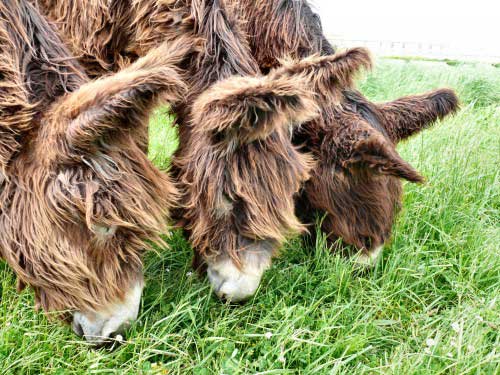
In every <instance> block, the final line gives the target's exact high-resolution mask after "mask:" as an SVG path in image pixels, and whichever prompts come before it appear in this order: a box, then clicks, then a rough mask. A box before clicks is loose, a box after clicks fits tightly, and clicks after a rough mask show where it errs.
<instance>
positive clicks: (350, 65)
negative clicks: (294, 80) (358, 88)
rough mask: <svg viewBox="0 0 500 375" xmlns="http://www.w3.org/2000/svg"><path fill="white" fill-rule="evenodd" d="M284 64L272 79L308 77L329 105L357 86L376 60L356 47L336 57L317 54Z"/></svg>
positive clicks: (363, 49)
mask: <svg viewBox="0 0 500 375" xmlns="http://www.w3.org/2000/svg"><path fill="white" fill-rule="evenodd" d="M281 63H282V67H281V68H279V69H276V70H274V71H273V72H271V73H270V75H271V76H275V77H282V76H296V75H302V76H305V77H307V81H308V84H309V86H310V87H311V88H312V89H313V90H314V92H315V93H319V94H321V95H323V96H325V97H327V98H328V101H329V102H331V101H332V100H333V101H335V102H336V101H338V99H339V98H340V94H341V91H342V90H344V89H345V88H347V87H352V86H353V82H354V78H355V77H356V75H357V74H358V73H359V72H360V71H362V70H369V69H371V67H372V58H371V55H370V52H369V51H368V50H367V49H365V48H352V49H348V50H346V51H343V52H338V53H336V54H334V55H328V56H317V55H316V56H310V57H307V58H304V59H302V60H299V61H293V60H284V61H282V62H281Z"/></svg>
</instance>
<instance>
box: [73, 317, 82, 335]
mask: <svg viewBox="0 0 500 375" xmlns="http://www.w3.org/2000/svg"><path fill="white" fill-rule="evenodd" d="M71 328H72V329H73V332H75V334H76V335H77V336H79V337H82V336H83V328H82V325H81V324H80V323H78V322H77V321H76V320H75V319H73V322H72V323H71Z"/></svg>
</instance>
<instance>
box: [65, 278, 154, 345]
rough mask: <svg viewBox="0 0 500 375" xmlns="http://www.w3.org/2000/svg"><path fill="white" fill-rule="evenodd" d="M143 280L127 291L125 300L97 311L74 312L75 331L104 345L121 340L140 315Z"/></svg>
mask: <svg viewBox="0 0 500 375" xmlns="http://www.w3.org/2000/svg"><path fill="white" fill-rule="evenodd" d="M143 288H144V283H143V281H142V280H141V281H139V282H137V283H136V284H135V285H134V286H132V287H131V288H130V290H129V291H128V292H127V294H126V296H125V298H124V300H123V301H121V302H118V303H114V304H112V305H111V306H107V307H105V308H103V309H102V310H101V311H95V312H87V313H83V312H79V311H78V312H75V313H74V314H73V323H72V325H71V326H72V328H73V331H74V332H75V333H76V334H77V335H78V336H80V337H83V338H85V340H87V341H88V342H89V343H92V344H94V345H102V344H106V343H109V342H112V341H113V340H114V341H121V340H122V338H123V335H124V334H125V330H126V329H127V328H129V327H130V325H131V323H132V322H133V321H134V320H136V319H137V316H138V315H139V307H140V303H141V295H142V290H143Z"/></svg>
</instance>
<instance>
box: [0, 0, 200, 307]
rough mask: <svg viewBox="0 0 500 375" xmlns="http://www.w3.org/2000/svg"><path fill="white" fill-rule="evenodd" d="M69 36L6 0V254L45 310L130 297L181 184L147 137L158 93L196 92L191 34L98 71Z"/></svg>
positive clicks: (2, 23) (2, 97)
mask: <svg viewBox="0 0 500 375" xmlns="http://www.w3.org/2000/svg"><path fill="white" fill-rule="evenodd" d="M62 45H63V44H62V42H61V41H60V40H59V38H58V36H57V34H56V32H55V31H54V30H53V29H52V28H51V27H50V26H49V25H48V24H47V23H46V22H45V21H44V20H43V19H42V18H41V16H40V15H39V14H38V13H37V11H36V10H35V9H34V8H33V7H32V6H31V5H29V4H28V3H27V2H26V1H24V0H4V1H2V3H1V4H0V137H1V138H0V140H1V142H0V155H1V173H2V176H3V178H2V181H1V185H0V232H1V236H0V254H1V256H2V257H3V258H4V259H5V260H6V261H7V262H8V264H9V265H10V266H11V267H12V269H13V270H14V271H15V272H16V274H17V275H18V277H19V279H20V285H21V286H22V285H24V284H29V285H30V286H31V287H32V288H33V289H34V291H35V295H36V300H37V304H38V305H39V306H41V307H43V308H44V309H45V310H58V311H60V310H70V311H71V310H80V311H89V310H90V311H92V310H95V309H98V308H99V307H102V306H104V305H106V304H108V303H111V302H116V301H117V300H120V299H121V298H122V297H123V293H124V292H125V291H126V290H127V288H128V287H129V286H130V285H131V283H133V282H134V281H135V280H137V279H138V278H140V277H141V275H140V274H141V254H142V252H143V249H144V248H145V247H146V246H147V245H146V244H145V242H144V241H145V240H148V241H161V240H160V238H159V235H160V234H161V233H165V232H166V230H167V228H166V226H165V220H166V217H167V216H168V213H169V209H170V208H171V206H172V201H173V200H174V199H175V198H176V197H177V195H178V193H177V189H176V188H175V187H174V185H173V183H172V181H171V180H170V178H169V177H168V176H167V175H165V174H162V173H160V172H159V171H158V170H156V169H155V168H154V167H153V165H152V164H151V163H150V162H149V161H148V160H147V158H146V156H145V155H144V153H143V151H142V150H141V148H142V147H143V145H144V141H145V139H144V138H145V133H146V129H147V121H148V113H149V112H150V111H151V109H152V108H153V106H155V104H156V103H157V101H158V100H159V99H162V100H169V101H171V102H174V103H175V102H176V101H178V100H180V99H181V97H182V95H183V94H184V93H185V89H186V87H185V85H184V83H183V81H182V80H181V77H180V74H179V72H178V71H177V69H176V68H175V66H176V65H177V63H178V62H179V61H181V60H183V59H184V55H185V54H187V53H188V52H189V51H190V49H191V40H184V41H180V42H179V44H175V45H172V46H170V47H171V48H170V47H165V46H164V47H163V48H159V49H158V50H152V51H151V52H150V54H148V55H147V56H146V57H145V58H144V59H141V60H139V61H138V62H137V63H136V64H134V65H131V66H130V67H129V68H127V69H125V70H124V71H122V72H121V73H119V74H117V75H115V76H110V77H105V78H102V79H100V80H98V81H96V82H88V78H87V77H86V75H85V73H84V72H83V70H82V69H81V67H80V66H79V64H78V63H76V61H75V59H74V58H72V57H71V55H70V54H69V53H68V52H67V51H66V50H65V49H64V47H62ZM111 228H113V230H112V231H109V229H111ZM103 230H104V232H103Z"/></svg>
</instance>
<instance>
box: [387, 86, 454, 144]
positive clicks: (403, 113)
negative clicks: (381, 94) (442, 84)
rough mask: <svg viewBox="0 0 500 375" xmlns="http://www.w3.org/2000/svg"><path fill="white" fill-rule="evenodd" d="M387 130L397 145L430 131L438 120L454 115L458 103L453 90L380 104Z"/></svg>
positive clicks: (442, 90) (437, 91) (438, 91)
mask: <svg viewBox="0 0 500 375" xmlns="http://www.w3.org/2000/svg"><path fill="white" fill-rule="evenodd" d="M378 108H379V109H380V113H381V114H382V116H383V117H384V119H385V128H386V130H387V132H388V134H389V135H390V137H391V139H392V140H393V141H394V142H399V141H401V140H404V139H406V138H408V137H410V136H412V135H413V134H416V133H418V132H420V131H421V130H423V129H425V128H428V127H429V126H431V125H432V124H433V123H434V122H436V121H437V120H438V119H442V118H444V117H446V116H447V115H449V114H451V113H454V112H456V111H457V110H458V108H459V100H458V98H457V95H456V94H455V92H454V91H453V90H449V89H441V90H435V91H432V92H429V93H427V94H423V95H414V96H407V97H404V98H401V99H398V100H395V101H393V102H389V103H385V104H381V105H378Z"/></svg>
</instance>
